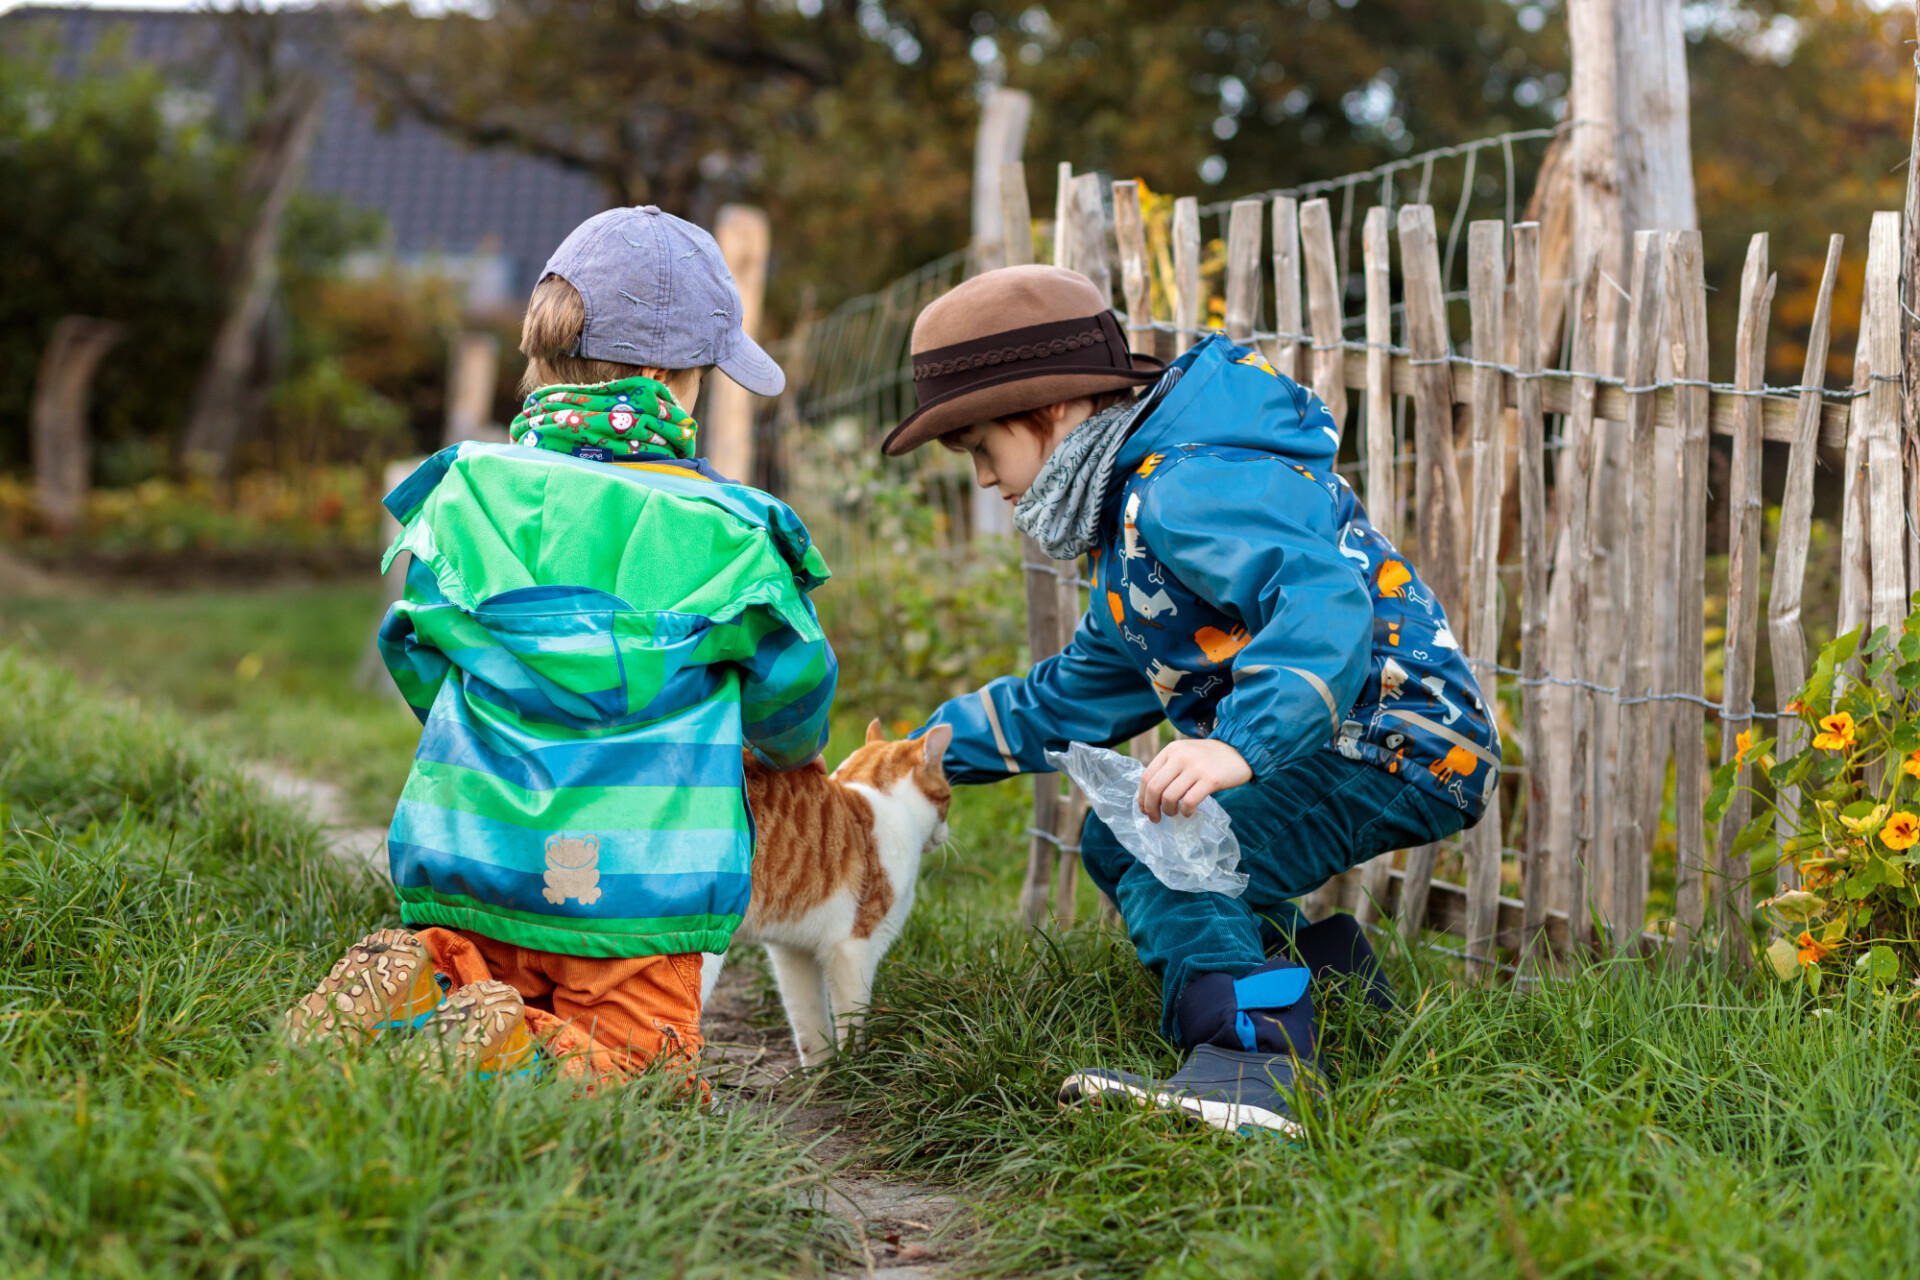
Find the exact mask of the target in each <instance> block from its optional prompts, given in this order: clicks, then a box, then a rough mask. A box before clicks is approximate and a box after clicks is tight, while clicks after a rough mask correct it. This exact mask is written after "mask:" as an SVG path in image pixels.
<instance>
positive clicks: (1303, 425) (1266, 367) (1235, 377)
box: [1113, 334, 1340, 491]
mask: <svg viewBox="0 0 1920 1280" xmlns="http://www.w3.org/2000/svg"><path fill="white" fill-rule="evenodd" d="M1141 408H1142V411H1143V414H1144V417H1143V418H1142V420H1141V421H1140V424H1139V426H1137V427H1135V428H1134V431H1133V434H1132V435H1131V436H1129V437H1128V439H1127V441H1126V443H1125V444H1123V445H1121V446H1120V453H1119V456H1118V457H1117V458H1116V459H1115V462H1114V469H1113V470H1114V475H1115V477H1116V484H1115V489H1116V491H1117V489H1118V483H1117V482H1118V480H1121V479H1124V478H1125V477H1126V476H1127V475H1128V474H1129V473H1131V472H1132V471H1133V470H1134V469H1135V468H1136V467H1138V466H1139V465H1140V464H1141V463H1142V462H1143V461H1145V460H1146V458H1147V456H1148V455H1149V454H1153V453H1161V452H1165V451H1166V450H1169V449H1178V448H1179V447H1181V446H1182V445H1228V446H1231V447H1233V448H1239V449H1258V450H1260V451H1261V452H1263V453H1273V454H1278V455H1280V456H1281V457H1284V458H1286V459H1288V460H1289V461H1292V462H1297V463H1299V464H1300V465H1301V466H1303V467H1306V468H1308V469H1309V470H1314V471H1322V472H1330V471H1331V470H1332V469H1333V463H1334V458H1335V456H1336V455H1337V454H1338V453H1339V451H1340V429H1339V424H1337V423H1336V422H1334V420H1333V414H1332V413H1331V412H1329V411H1328V409H1327V407H1326V405H1325V404H1323V403H1321V401H1320V400H1319V398H1318V397H1316V396H1315V395H1313V393H1312V392H1310V391H1308V390H1307V389H1306V388H1305V387H1303V386H1301V385H1300V384H1299V383H1297V382H1294V381H1293V380H1292V379H1290V378H1283V377H1281V376H1280V374H1279V373H1278V372H1277V371H1276V370H1275V369H1274V367H1273V366H1272V365H1271V364H1269V363H1267V360H1266V358H1265V357H1264V356H1262V355H1261V354H1260V353H1259V352H1257V351H1253V350H1250V349H1248V348H1246V347H1240V346H1235V345H1234V344H1233V343H1232V342H1230V341H1228V340H1227V339H1226V338H1225V337H1224V336H1222V335H1220V334H1214V335H1213V336H1211V337H1208V338H1206V339H1204V340H1203V341H1201V342H1200V343H1198V344H1197V345H1196V346H1194V347H1193V348H1192V349H1191V350H1189V351H1188V352H1187V353H1186V354H1185V355H1183V356H1181V357H1180V358H1179V359H1178V360H1176V361H1174V362H1173V363H1172V364H1171V365H1169V366H1168V368H1167V372H1166V374H1165V375H1163V376H1162V377H1161V379H1160V381H1159V382H1156V383H1154V384H1153V386H1152V387H1150V388H1148V390H1147V393H1146V395H1145V396H1144V397H1142V399H1141Z"/></svg>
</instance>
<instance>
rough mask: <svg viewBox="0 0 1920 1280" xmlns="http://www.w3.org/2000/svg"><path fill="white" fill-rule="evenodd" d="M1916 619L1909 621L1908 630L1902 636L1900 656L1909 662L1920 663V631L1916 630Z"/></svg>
mask: <svg viewBox="0 0 1920 1280" xmlns="http://www.w3.org/2000/svg"><path fill="white" fill-rule="evenodd" d="M1913 624H1914V619H1913V618H1908V619H1907V630H1905V631H1903V632H1902V633H1901V634H1900V656H1901V657H1902V658H1905V659H1906V660H1907V661H1908V662H1920V630H1915V629H1914V626H1913Z"/></svg>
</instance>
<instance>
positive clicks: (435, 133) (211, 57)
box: [0, 6, 611, 297]
mask: <svg viewBox="0 0 1920 1280" xmlns="http://www.w3.org/2000/svg"><path fill="white" fill-rule="evenodd" d="M277 16H278V17H280V18H281V19H282V20H285V19H286V18H287V17H289V16H291V17H292V18H293V19H294V24H295V25H294V27H293V29H292V30H290V31H289V32H288V33H287V34H288V46H289V49H290V52H291V56H292V57H294V58H295V59H297V60H299V61H301V62H303V63H309V64H320V65H321V66H322V67H323V68H324V71H323V74H324V75H325V76H326V78H327V80H328V83H329V89H328V91H327V99H326V107H325V114H324V116H323V118H322V120H321V124H320V129H319V133H318V134H317V136H316V137H315V139H314V143H313V149H312V151H311V152H310V153H309V155H308V158H307V171H306V186H307V188H308V189H309V190H313V191H322V192H330V193H333V194H335V195H338V196H340V197H341V198H342V199H343V200H345V201H347V202H348V203H350V204H353V205H355V206H358V207H361V208H367V209H373V210H377V211H378V212H380V213H381V214H382V215H384V216H385V219H386V223H387V227H388V230H389V234H390V236H391V249H392V251H393V252H394V253H395V254H396V255H398V256H399V257H401V258H402V259H405V260H411V259H419V258H424V257H427V256H430V255H448V256H451V257H454V258H467V257H469V256H472V255H489V254H497V255H498V256H499V258H500V259H501V261H500V263H499V267H500V268H501V270H499V271H498V272H497V274H499V275H502V276H504V283H505V285H506V286H507V287H509V288H511V289H512V290H513V291H514V292H515V293H517V294H518V295H520V296H522V297H524V296H525V294H526V292H527V291H528V290H530V289H531V288H532V287H533V284H534V280H535V275H536V273H538V271H539V270H540V268H541V267H542V266H543V265H544V264H545V263H546V260H547V257H548V255H549V254H551V253H552V252H553V250H554V248H555V246H557V245H558V244H559V243H560V241H561V240H563V239H565V238H566V235H567V233H568V232H569V231H571V230H573V228H574V227H576V226H578V225H579V224H580V223H581V222H582V221H584V220H585V219H587V218H589V217H591V216H592V215H593V214H595V213H598V212H600V211H601V210H602V209H605V208H606V207H608V205H609V204H610V203H611V201H609V200H608V198H607V196H606V194H605V193H604V191H603V190H602V189H601V188H600V186H599V185H598V184H597V183H596V182H594V181H593V180H592V179H591V178H589V177H587V176H586V175H584V174H581V173H578V172H575V171H573V170H571V169H567V168H564V167H562V166H560V165H558V164H556V163H554V162H552V161H549V160H543V159H539V158H537V157H533V156H527V155H522V154H520V153H518V152H513V151H505V150H482V149H478V148H475V147H472V146H469V145H467V144H466V143H464V142H463V141H461V140H459V139H457V138H454V137H452V136H450V135H448V134H446V133H443V132H441V131H440V130H438V129H436V128H434V127H432V126H431V125H428V124H425V123H423V122H421V121H419V120H416V119H411V118H406V117H402V118H401V119H399V120H397V121H395V122H394V123H392V124H391V125H383V124H382V123H381V121H380V119H379V116H378V114H377V113H376V112H375V110H374V107H373V106H372V104H370V103H368V102H366V101H364V100H362V98H361V97H360V95H359V93H358V91H357V89H356V86H355V78H354V75H353V72H352V69H351V68H350V67H349V66H348V65H347V63H346V60H345V58H344V55H343V54H342V52H341V51H340V49H339V48H338V46H337V44H336V43H334V41H333V38H332V36H331V34H330V33H331V30H332V28H331V27H330V26H328V25H327V24H324V23H300V22H299V19H298V15H277ZM231 20H232V15H228V14H220V13H208V12H168V11H155V10H143V9H93V8H86V9H79V8H60V7H50V6H49V7H38V6H33V7H23V8H19V9H15V10H13V11H11V12H9V13H7V14H5V15H4V16H0V43H8V44H11V43H14V40H13V39H12V38H10V37H11V36H12V33H13V32H17V31H20V30H22V29H24V26H25V24H29V23H32V24H35V25H37V26H38V27H39V28H41V29H43V30H44V29H50V30H51V31H52V32H53V36H52V38H53V40H54V41H55V43H56V45H57V46H58V47H59V49H60V51H61V52H62V53H63V54H64V55H67V56H66V57H65V58H63V61H64V62H66V63H67V65H68V66H69V67H70V68H72V69H78V68H79V67H80V66H81V65H82V64H83V62H84V60H85V59H86V57H87V55H88V54H89V53H91V52H92V51H93V50H94V49H96V48H98V47H99V46H101V45H102V44H103V43H107V42H110V41H112V40H119V41H123V42H124V45H123V50H124V54H125V55H126V56H128V57H131V58H134V59H137V60H140V61H148V62H153V63H155V64H158V65H160V66H162V67H163V68H165V69H166V70H167V73H168V74H169V75H170V76H178V77H179V78H180V79H181V80H182V81H183V82H184V83H186V84H188V85H191V86H192V87H195V88H201V89H205V90H206V91H208V92H210V93H212V94H213V96H214V98H215V99H216V101H222V102H226V101H229V100H231V99H232V98H233V96H234V95H233V92H232V90H231V85H232V81H233V77H232V76H231V74H229V73H227V72H225V71H223V67H222V64H223V63H224V62H225V61H226V60H227V58H229V57H230V56H231V55H230V54H227V53H224V52H223V45H222V41H221V24H222V23H223V22H227V21H231ZM9 28H11V29H12V30H11V31H10V30H9Z"/></svg>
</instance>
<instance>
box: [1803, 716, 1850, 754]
mask: <svg viewBox="0 0 1920 1280" xmlns="http://www.w3.org/2000/svg"><path fill="white" fill-rule="evenodd" d="M1813 745H1814V746H1816V747H1818V748H1820V749H1821V750H1822V751H1845V750H1846V749H1847V748H1848V747H1850V746H1852V745H1853V717H1852V716H1850V715H1848V714H1847V713H1846V712H1844V711H1836V712H1834V713H1833V714H1832V715H1830V716H1822V717H1821V718H1820V732H1819V733H1816V734H1815V735H1813Z"/></svg>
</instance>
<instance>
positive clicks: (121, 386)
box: [0, 48, 238, 466]
mask: <svg viewBox="0 0 1920 1280" xmlns="http://www.w3.org/2000/svg"><path fill="white" fill-rule="evenodd" d="M52 63H53V58H52V57H51V56H50V55H49V52H48V51H47V50H46V49H44V48H41V49H37V50H36V49H33V48H28V49H25V50H23V51H21V52H19V53H14V54H8V55H0V190H5V191H6V192H7V198H6V199H5V200H0V243H4V244H6V245H7V247H8V251H7V252H6V253H4V254H0V466H18V465H20V464H22V463H24V462H25V460H26V456H27V427H28V424H27V416H28V405H29V404H30V402H31V399H32V389H33V382H34V371H35V367H36V366H37V364H38V363H39V361H40V358H41V354H42V352H43V351H44V349H45V347H46V344H47V342H48V340H49V338H50V336H51V333H52V329H53V325H54V322H55V321H56V320H57V319H58V318H59V317H60V316H62V315H68V314H80V315H89V316H99V317H102V318H104V319H108V320H118V321H122V322H124V323H125V325H126V333H125V336H124V338H123V339H122V340H121V342H120V343H119V344H118V345H117V346H116V347H115V349H114V350H113V351H112V352H110V353H109V354H108V356H107V359H106V361H105V363H104V364H103V365H102V366H101V370H100V374H99V379H98V382H97V384H96V388H95V393H94V396H93V403H94V405H95V411H94V412H95V420H96V422H97V423H98V428H97V434H98V436H99V438H100V439H101V440H102V442H103V446H104V449H103V451H104V452H105V453H107V454H108V455H109V456H110V455H111V454H112V453H113V452H114V451H115V450H117V449H126V448H135V447H137V442H138V441H139V440H141V439H144V438H147V437H151V436H154V435H159V436H162V437H165V436H166V435H168V434H170V433H171V432H172V431H173V430H175V429H176V428H177V426H178V423H179V421H180V417H181V414H182V411H183V410H184V409H185V407H186V400H187V393H188V391H189V390H190V389H191V387H192V385H193V380H194V377H195V375H196V374H197V372H198V370H199V367H200V363H201V360H202V359H203V357H204V355H205V352H206V344H207V338H208V335H209V333H210V330H211V328H212V324H213V322H214V319H215V317H216V316H217V315H218V314H219V310H220V306H221V302H222V291H221V288H220V284H219V280H218V278H217V276H216V275H215V274H214V273H212V272H210V271H209V270H208V266H209V264H210V263H215V262H218V261H219V259H220V255H221V253H222V250H223V247H224V246H225V245H227V244H229V243H231V239H232V235H233V230H234V226H235V215H234V209H235V200H234V197H235V193H236V182H237V174H238V153H237V152H236V151H235V149H234V148H232V147H231V146H230V145H228V144H227V143H225V142H224V141H223V140H222V139H221V138H220V137H219V136H218V134H217V133H216V132H215V131H214V129H213V128H212V127H211V125H210V120H209V119H208V118H207V117H205V116H202V115H199V114H198V113H197V112H196V111H195V110H194V108H195V104H196V100H195V99H193V98H191V97H190V96H187V95H182V94H179V93H174V92H170V91H169V89H168V86H167V85H166V84H165V83H164V82H163V81H162V80H161V78H160V77H159V75H158V74H156V73H155V72H153V71H151V70H149V69H146V68H142V67H139V66H136V65H130V64H126V63H123V62H121V61H120V60H119V59H118V58H117V57H116V56H115V55H114V53H113V52H112V51H111V50H109V51H107V52H106V53H105V54H103V56H102V57H101V58H100V59H99V61H98V64H97V65H96V66H95V67H94V68H92V70H93V72H94V74H84V75H74V76H59V75H56V74H53V73H52V72H51V71H49V70H48V68H49V66H50V65H51V64H52Z"/></svg>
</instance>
